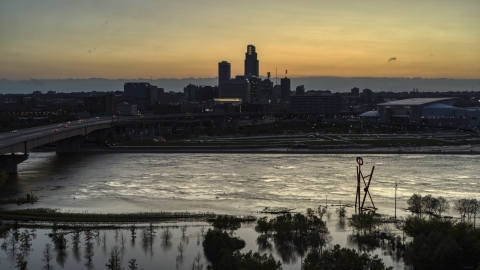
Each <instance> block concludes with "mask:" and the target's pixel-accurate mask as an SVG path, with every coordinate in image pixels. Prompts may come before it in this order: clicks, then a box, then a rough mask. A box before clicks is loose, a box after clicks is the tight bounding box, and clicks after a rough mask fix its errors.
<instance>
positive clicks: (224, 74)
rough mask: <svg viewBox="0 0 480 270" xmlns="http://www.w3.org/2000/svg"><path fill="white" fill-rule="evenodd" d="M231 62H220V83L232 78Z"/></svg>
mask: <svg viewBox="0 0 480 270" xmlns="http://www.w3.org/2000/svg"><path fill="white" fill-rule="evenodd" d="M230 76H231V73H230V63H229V62H227V61H222V62H220V63H218V85H220V84H221V83H222V82H226V81H229V80H230V79H231V77H230Z"/></svg>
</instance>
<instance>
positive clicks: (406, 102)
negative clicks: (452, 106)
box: [378, 97, 458, 106]
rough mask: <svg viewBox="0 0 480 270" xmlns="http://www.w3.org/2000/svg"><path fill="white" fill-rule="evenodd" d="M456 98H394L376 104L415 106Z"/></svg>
mask: <svg viewBox="0 0 480 270" xmlns="http://www.w3.org/2000/svg"><path fill="white" fill-rule="evenodd" d="M457 99H458V98H454V97H449V98H408V99H402V100H394V101H390V102H385V103H380V104H378V106H416V105H425V104H428V103H442V102H448V103H452V102H454V101H455V100H457Z"/></svg>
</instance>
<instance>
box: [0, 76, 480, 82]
mask: <svg viewBox="0 0 480 270" xmlns="http://www.w3.org/2000/svg"><path fill="white" fill-rule="evenodd" d="M235 76H243V75H235ZM232 78H234V77H232ZM259 78H267V76H262V75H260V76H259ZM278 78H284V77H283V76H282V77H278ZM287 78H290V79H302V78H340V79H362V78H366V79H422V80H441V79H443V80H480V78H448V77H373V76H370V77H369V76H350V77H348V76H290V77H287ZM98 79H100V80H112V81H113V80H146V81H150V80H186V79H194V80H202V79H218V76H215V77H182V78H156V79H153V78H115V79H109V78H102V77H90V78H42V79H38V78H30V79H7V78H1V79H0V80H5V81H41V80H98ZM270 79H275V77H270Z"/></svg>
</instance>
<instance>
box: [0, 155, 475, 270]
mask: <svg viewBox="0 0 480 270" xmlns="http://www.w3.org/2000/svg"><path fill="white" fill-rule="evenodd" d="M362 157H363V160H364V165H363V166H362V171H363V173H364V175H368V174H370V171H371V169H372V166H375V170H374V173H373V178H372V183H371V187H370V192H371V195H372V198H373V201H374V203H375V206H376V207H377V208H378V212H379V213H381V214H389V215H393V214H394V205H395V188H394V185H395V182H398V189H397V208H398V209H397V213H398V215H406V214H407V213H406V212H404V211H403V210H401V209H404V208H406V201H407V199H408V198H409V197H410V196H411V195H412V194H413V193H421V194H422V195H426V194H432V195H434V196H443V197H445V198H446V199H447V200H448V201H450V203H451V204H452V205H453V201H454V200H457V199H460V198H477V199H478V197H479V194H480V189H479V183H480V180H479V178H478V175H480V166H478V161H477V157H476V156H472V155H455V156H449V155H425V156H422V155H418V154H416V155H402V154H388V155H375V154H372V155H363V156H362ZM355 159H356V156H355V155H346V154H339V155H304V154H300V155H295V154H223V153H218V154H160V153H159V154H140V153H139V154H130V153H128V154H127V153H118V154H111V153H105V154H98V153H97V154H88V153H84V154H78V155H57V154H55V153H50V152H34V153H31V154H30V158H29V159H28V160H27V161H25V162H24V163H22V164H20V165H19V167H18V170H19V173H18V175H17V176H15V177H12V178H11V179H9V182H8V183H7V184H6V186H5V187H4V188H3V189H2V193H1V194H0V195H1V196H2V197H11V196H24V195H25V194H26V193H29V192H30V191H33V193H34V194H35V195H36V196H37V197H38V198H39V201H38V202H37V203H36V204H35V207H45V208H56V209H59V210H61V211H69V212H84V211H88V212H97V213H124V212H139V211H141V212H147V211H154V212H156V211H188V212H215V213H225V214H236V215H257V216H261V214H259V213H258V212H259V211H261V210H262V209H263V208H264V207H286V208H292V209H296V211H305V209H306V208H308V207H311V208H312V207H315V208H316V207H318V205H320V204H322V205H324V204H325V203H327V204H329V205H330V204H332V203H335V204H337V203H343V204H353V203H354V200H355V190H356V166H357V163H356V161H355ZM26 207H29V206H27V205H23V206H17V205H10V206H6V207H4V208H9V209H17V208H26ZM347 211H348V212H347V216H348V215H350V214H351V213H352V211H353V209H352V208H348V209H347ZM447 214H451V215H456V213H454V212H449V213H447ZM333 215H335V212H334V210H333ZM335 222H336V221H335V218H333V219H332V221H331V222H330V224H331V227H329V228H330V230H331V231H332V235H333V237H334V240H333V242H332V243H338V244H341V245H342V246H349V245H350V246H351V243H350V244H349V243H347V242H348V241H347V239H346V236H345V233H343V234H342V233H341V232H347V231H349V229H348V227H347V228H343V227H341V226H340V227H339V226H337V225H335V224H336V223H335ZM194 230H196V231H197V230H198V228H197V229H194ZM247 231H248V232H249V233H248V232H247ZM251 231H253V230H252V229H251V228H250V229H249V230H248V228H243V229H241V231H239V234H240V235H242V237H243V238H244V239H245V238H252V239H253V240H252V241H253V243H249V242H248V240H247V239H245V240H247V250H246V251H248V250H250V249H253V250H254V251H258V249H259V247H258V246H256V245H255V240H254V239H255V238H256V236H255V234H256V233H255V232H253V233H252V232H251ZM42 232H43V231H42ZM339 232H340V233H339ZM125 233H126V232H125ZM175 233H176V237H177V238H175V239H177V240H178V239H179V236H178V235H179V231H178V232H175ZM109 234H111V232H109ZM195 235H196V232H195V233H193V234H192V236H191V237H193V238H195V239H196V236H195ZM110 238H111V237H110ZM179 241H180V240H179ZM195 241H196V240H195ZM43 244H44V243H43ZM200 247H201V245H200ZM248 248H249V249H248ZM41 249H42V248H38V249H37V250H38V251H39V250H41ZM164 250H165V249H164ZM199 250H201V249H199ZM99 252H100V251H99ZM165 252H166V251H165ZM189 252H196V251H189ZM0 254H1V255H0V263H1V264H0V267H2V265H4V264H7V265H8V264H9V263H12V260H13V259H12V258H9V257H8V256H7V254H6V253H4V252H0ZM274 255H275V254H274ZM190 259H191V258H190ZM386 259H387V260H388V257H386ZM387 260H386V261H387ZM104 261H106V258H104ZM173 263H175V261H173ZM284 263H285V262H284ZM390 263H391V264H395V265H394V266H395V268H398V269H400V268H399V267H401V266H402V265H403V264H401V263H395V262H391V261H390ZM100 264H101V265H100V266H101V267H100V266H97V268H95V269H104V267H103V266H104V264H105V263H103V264H102V263H100ZM124 264H126V262H125V263H124ZM170 264H171V263H170ZM81 266H82V267H83V268H82V267H81V268H78V269H84V266H83V264H81ZM189 266H191V262H190V265H184V266H183V268H179V269H187V268H188V267H189ZM98 267H99V268H98ZM145 267H146V268H145V269H150V268H148V267H147V266H145ZM2 269H3V268H2ZM67 269H74V268H67ZM165 269H174V268H170V267H167V268H165ZM283 269H299V260H296V261H295V262H286V264H285V265H284V268H283Z"/></svg>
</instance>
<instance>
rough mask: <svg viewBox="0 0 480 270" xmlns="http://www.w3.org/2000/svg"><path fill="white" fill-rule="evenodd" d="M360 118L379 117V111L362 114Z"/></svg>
mask: <svg viewBox="0 0 480 270" xmlns="http://www.w3.org/2000/svg"><path fill="white" fill-rule="evenodd" d="M358 117H378V111H368V112H364V113H362V114H360V115H359V116H358Z"/></svg>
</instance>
